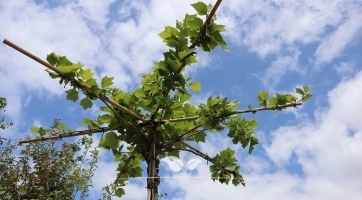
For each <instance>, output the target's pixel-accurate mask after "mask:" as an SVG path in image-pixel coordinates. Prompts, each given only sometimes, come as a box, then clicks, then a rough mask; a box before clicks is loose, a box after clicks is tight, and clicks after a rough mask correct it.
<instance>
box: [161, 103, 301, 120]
mask: <svg viewBox="0 0 362 200" xmlns="http://www.w3.org/2000/svg"><path fill="white" fill-rule="evenodd" d="M301 105H302V103H300V102H299V103H287V104H284V105H280V106H276V107H274V106H268V107H260V108H254V109H245V110H235V111H232V112H230V115H234V114H242V113H250V112H257V111H265V110H281V109H285V108H288V107H297V106H301ZM198 118H199V116H194V117H183V118H179V119H169V120H165V122H166V121H169V122H182V121H192V120H196V119H198Z"/></svg>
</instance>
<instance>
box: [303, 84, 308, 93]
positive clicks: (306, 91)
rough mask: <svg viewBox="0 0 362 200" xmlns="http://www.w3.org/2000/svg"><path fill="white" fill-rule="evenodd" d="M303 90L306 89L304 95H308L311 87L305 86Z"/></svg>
mask: <svg viewBox="0 0 362 200" xmlns="http://www.w3.org/2000/svg"><path fill="white" fill-rule="evenodd" d="M303 89H304V93H305V94H308V93H309V87H308V86H306V85H304V86H303Z"/></svg>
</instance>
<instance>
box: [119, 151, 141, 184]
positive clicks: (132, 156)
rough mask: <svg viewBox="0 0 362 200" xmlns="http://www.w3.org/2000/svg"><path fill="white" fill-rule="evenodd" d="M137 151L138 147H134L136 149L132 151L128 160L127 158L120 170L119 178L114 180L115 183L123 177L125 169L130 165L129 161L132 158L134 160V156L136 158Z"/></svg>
mask: <svg viewBox="0 0 362 200" xmlns="http://www.w3.org/2000/svg"><path fill="white" fill-rule="evenodd" d="M135 153H136V149H134V150H133V151H132V153H131V155H130V156H129V157H128V158H127V160H126V162H125V163H124V165H123V167H122V169H121V171H119V173H118V174H117V178H116V180H115V181H114V184H116V183H117V181H118V180H119V179H120V178H121V176H122V175H123V173H124V172H125V170H126V169H127V167H128V165H129V163H130V162H131V160H132V159H133V158H135V155H134V154H135Z"/></svg>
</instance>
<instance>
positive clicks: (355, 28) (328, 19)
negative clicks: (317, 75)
mask: <svg viewBox="0 0 362 200" xmlns="http://www.w3.org/2000/svg"><path fill="white" fill-rule="evenodd" d="M361 12H362V6H361V2H360V1H353V0H347V1H345V0H334V1H326V0H323V1H310V0H303V1H297V0H294V1H286V0H282V1H261V0H256V1H255V0H249V1H230V2H228V3H225V4H223V5H222V11H221V13H220V16H221V17H220V21H221V22H222V23H224V24H226V27H227V33H226V35H227V36H229V37H228V39H229V40H230V41H231V42H234V43H236V44H238V45H240V46H241V47H245V46H246V47H247V49H248V50H249V51H250V52H255V53H256V54H257V55H258V56H260V57H261V58H266V57H268V56H269V57H268V58H272V59H274V58H273V57H274V56H276V58H275V61H274V62H278V60H280V59H281V58H283V57H289V56H290V54H294V53H295V52H299V51H301V48H303V47H305V46H306V45H310V44H313V45H315V44H317V45H318V48H317V49H316V50H315V52H314V57H313V59H311V60H312V63H310V68H306V67H308V66H303V68H305V69H303V71H308V70H311V68H312V67H315V66H319V65H321V64H323V63H328V62H330V61H332V60H333V59H335V58H338V57H340V56H342V55H343V51H344V50H345V49H346V48H348V47H349V46H350V45H352V44H353V39H355V38H356V37H357V36H358V35H360V31H359V30H361V27H362V20H361V16H362V15H361V14H360V13H361ZM293 61H294V60H293ZM296 61H298V60H296ZM293 63H294V62H292V64H291V65H293ZM275 68H276V67H275V66H273V65H272V66H270V67H268V69H266V71H265V75H263V76H261V77H262V78H263V79H264V77H265V78H266V79H267V80H268V79H270V77H269V75H268V74H269V72H270V71H274V69H275ZM277 68H278V69H279V70H276V72H275V73H277V76H276V78H274V80H272V81H273V82H275V84H276V83H278V82H279V81H280V79H281V77H283V75H284V74H285V73H286V72H285V71H283V70H284V69H285V70H287V71H288V70H290V69H288V68H287V69H286V68H285V66H284V67H283V66H280V67H277ZM297 69H298V68H297ZM293 70H296V69H295V68H294V69H293ZM299 70H300V69H299ZM268 81H269V80H268Z"/></svg>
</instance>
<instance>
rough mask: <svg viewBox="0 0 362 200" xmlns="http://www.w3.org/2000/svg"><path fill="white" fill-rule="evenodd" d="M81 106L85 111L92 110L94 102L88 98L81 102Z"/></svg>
mask: <svg viewBox="0 0 362 200" xmlns="http://www.w3.org/2000/svg"><path fill="white" fill-rule="evenodd" d="M80 105H82V107H83V109H84V110H86V109H88V108H92V105H93V103H92V101H91V100H90V99H89V98H88V97H84V98H83V99H82V100H81V101H80Z"/></svg>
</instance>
